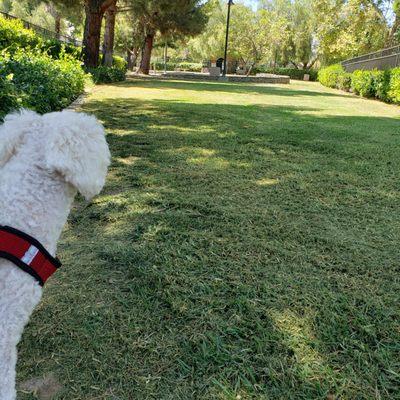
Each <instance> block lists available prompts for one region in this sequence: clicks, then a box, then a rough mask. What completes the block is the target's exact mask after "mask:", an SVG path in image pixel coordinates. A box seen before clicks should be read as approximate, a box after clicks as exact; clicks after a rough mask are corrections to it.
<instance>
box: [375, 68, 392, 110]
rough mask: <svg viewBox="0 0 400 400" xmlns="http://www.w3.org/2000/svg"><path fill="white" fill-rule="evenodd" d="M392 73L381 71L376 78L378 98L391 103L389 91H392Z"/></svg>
mask: <svg viewBox="0 0 400 400" xmlns="http://www.w3.org/2000/svg"><path fill="white" fill-rule="evenodd" d="M390 77H391V71H390V70H386V71H379V74H378V75H376V77H375V86H376V97H377V98H378V99H379V100H382V101H386V102H390V99H389V89H390Z"/></svg>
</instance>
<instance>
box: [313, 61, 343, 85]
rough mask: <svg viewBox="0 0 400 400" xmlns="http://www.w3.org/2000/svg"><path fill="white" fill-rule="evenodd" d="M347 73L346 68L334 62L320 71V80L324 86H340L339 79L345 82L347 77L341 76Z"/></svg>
mask: <svg viewBox="0 0 400 400" xmlns="http://www.w3.org/2000/svg"><path fill="white" fill-rule="evenodd" d="M344 74H345V70H344V69H343V67H342V66H341V65H340V64H334V65H331V66H329V67H326V68H322V69H320V70H319V72H318V80H319V81H320V83H321V84H322V85H324V86H327V87H330V88H338V87H339V79H340V80H341V81H342V83H343V84H345V79H344V77H343V78H339V77H341V76H343V75H344Z"/></svg>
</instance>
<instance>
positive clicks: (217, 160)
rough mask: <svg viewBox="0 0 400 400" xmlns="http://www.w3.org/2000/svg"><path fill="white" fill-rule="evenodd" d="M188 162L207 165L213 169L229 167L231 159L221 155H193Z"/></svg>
mask: <svg viewBox="0 0 400 400" xmlns="http://www.w3.org/2000/svg"><path fill="white" fill-rule="evenodd" d="M187 162H188V163H190V164H196V165H204V166H205V167H207V168H212V169H227V168H229V166H230V164H231V163H230V162H229V161H227V160H225V159H224V158H221V157H213V158H210V157H192V158H188V160H187Z"/></svg>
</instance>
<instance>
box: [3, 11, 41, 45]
mask: <svg viewBox="0 0 400 400" xmlns="http://www.w3.org/2000/svg"><path fill="white" fill-rule="evenodd" d="M42 43H43V40H42V39H41V38H40V37H39V36H37V35H36V34H35V32H33V31H32V30H30V29H25V28H24V25H23V23H22V22H21V21H19V20H16V19H6V18H3V17H1V16H0V50H3V49H7V51H8V52H14V51H16V50H18V49H21V48H23V49H25V48H35V47H37V46H40V45H42Z"/></svg>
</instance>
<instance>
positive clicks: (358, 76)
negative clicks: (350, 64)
mask: <svg viewBox="0 0 400 400" xmlns="http://www.w3.org/2000/svg"><path fill="white" fill-rule="evenodd" d="M380 74H383V72H381V71H361V70H360V71H354V72H353V74H352V77H351V89H352V90H353V92H354V93H355V94H359V95H360V96H362V97H375V96H376V83H377V77H378V76H379V75H380Z"/></svg>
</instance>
